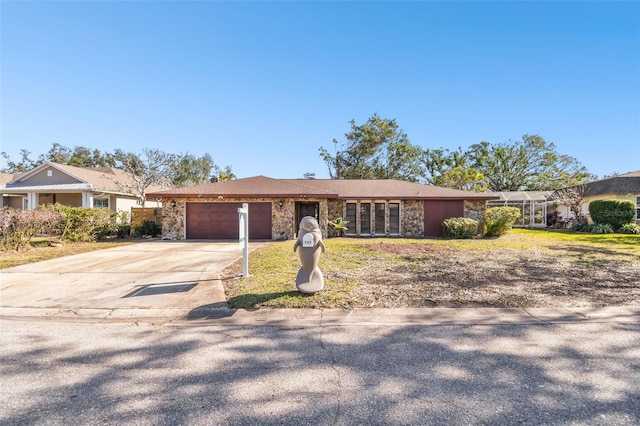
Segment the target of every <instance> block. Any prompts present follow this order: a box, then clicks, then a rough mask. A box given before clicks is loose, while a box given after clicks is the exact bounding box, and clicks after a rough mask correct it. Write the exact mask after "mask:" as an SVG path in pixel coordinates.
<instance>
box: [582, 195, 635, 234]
mask: <svg viewBox="0 0 640 426" xmlns="http://www.w3.org/2000/svg"><path fill="white" fill-rule="evenodd" d="M589 214H590V215H591V219H592V220H593V221H594V222H595V223H607V224H609V225H611V227H612V228H614V229H618V228H620V227H621V226H622V225H624V224H626V223H631V222H633V220H634V219H635V218H636V205H635V203H634V202H633V201H630V200H596V201H592V202H591V203H590V204H589Z"/></svg>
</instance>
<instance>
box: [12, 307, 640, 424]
mask: <svg viewBox="0 0 640 426" xmlns="http://www.w3.org/2000/svg"><path fill="white" fill-rule="evenodd" d="M281 314H282V313H281ZM218 322H219V320H217V319H215V318H211V319H198V320H192V321H188V320H184V321H173V322H166V323H164V324H153V323H150V322H146V321H137V322H136V321H128V322H115V321H105V320H95V319H68V318H54V319H50V318H49V319H46V318H26V317H22V318H17V317H14V318H6V317H5V318H2V327H1V338H2V349H1V350H0V361H1V362H0V386H1V389H2V392H1V393H0V424H3V425H25V424H59V425H63V424H64V425H68V424H99V423H100V424H102V423H105V424H139V425H174V424H188V425H211V424H236V425H263V424H273V425H276V424H278V425H280V424H288V425H301V424H321V425H328V424H332V425H333V424H338V425H353V424H373V425H376V424H379V425H382V424H415V425H417V424H452V425H454V424H455V425H459V424H501V425H504V424H532V425H533V424H536V425H538V424H554V425H556V424H600V425H637V424H640V326H639V324H638V322H625V321H622V322H600V321H598V320H594V321H583V322H566V323H559V324H553V323H548V322H537V323H526V322H525V323H524V324H514V323H510V322H509V321H507V322H505V323H500V322H499V321H495V320H494V321H493V322H494V323H493V324H491V323H488V324H480V325H473V322H475V321H470V322H469V323H468V324H466V325H465V324H462V322H464V321H459V322H460V323H459V324H454V325H447V324H442V325H437V324H433V323H430V324H418V323H417V320H416V318H415V316H414V317H413V318H412V319H411V320H410V321H409V323H408V324H402V323H399V322H397V323H395V324H390V325H381V324H374V325H366V324H363V323H359V324H358V323H352V324H349V323H348V322H345V323H339V322H338V323H337V324H336V325H331V324H328V325H322V324H320V325H302V326H296V325H295V320H293V319H292V318H291V317H289V318H288V319H286V318H282V322H281V323H280V322H278V321H275V320H274V319H272V320H264V321H261V320H260V318H259V317H256V318H254V323H253V324H248V323H247V321H245V322H241V324H240V325H233V324H232V323H230V322H229V321H228V319H227V322H226V323H225V322H223V323H221V324H219V323H218Z"/></svg>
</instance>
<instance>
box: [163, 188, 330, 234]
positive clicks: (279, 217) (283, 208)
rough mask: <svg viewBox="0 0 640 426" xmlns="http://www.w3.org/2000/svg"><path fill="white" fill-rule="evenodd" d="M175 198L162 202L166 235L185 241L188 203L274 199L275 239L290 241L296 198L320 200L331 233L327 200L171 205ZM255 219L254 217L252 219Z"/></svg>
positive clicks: (323, 221) (323, 222)
mask: <svg viewBox="0 0 640 426" xmlns="http://www.w3.org/2000/svg"><path fill="white" fill-rule="evenodd" d="M172 200H174V199H173V198H165V199H163V200H162V203H163V205H164V206H166V207H165V208H163V209H162V238H163V239H166V240H183V239H185V238H186V231H185V218H186V203H187V202H190V201H195V202H217V203H221V202H231V203H251V202H270V203H271V238H272V239H274V240H290V239H293V238H295V230H296V225H297V224H296V215H295V211H296V207H295V206H296V201H302V202H317V203H318V204H319V207H320V215H319V216H320V230H321V231H322V235H323V236H325V237H326V235H327V220H328V219H327V201H326V200H321V199H310V198H300V199H292V198H289V199H287V198H280V199H272V198H225V199H224V201H220V199H218V198H196V197H193V198H176V199H175V201H176V206H175V207H171V201H172ZM281 204H282V205H281ZM249 220H251V218H249Z"/></svg>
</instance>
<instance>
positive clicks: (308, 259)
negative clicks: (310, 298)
mask: <svg viewBox="0 0 640 426" xmlns="http://www.w3.org/2000/svg"><path fill="white" fill-rule="evenodd" d="M296 250H298V255H299V256H300V264H301V265H302V266H301V267H300V270H299V271H298V276H297V277H296V287H297V288H298V291H299V292H300V293H308V294H312V293H315V292H316V291H320V290H322V289H323V288H324V277H323V276H322V271H321V270H320V268H318V262H320V254H321V253H324V252H325V251H326V248H325V246H324V243H323V242H322V232H320V226H319V225H318V221H317V220H316V219H315V218H314V217H312V216H305V217H303V218H302V220H301V221H300V230H299V231H298V239H297V240H296V243H295V244H294V245H293V251H294V252H295V251H296Z"/></svg>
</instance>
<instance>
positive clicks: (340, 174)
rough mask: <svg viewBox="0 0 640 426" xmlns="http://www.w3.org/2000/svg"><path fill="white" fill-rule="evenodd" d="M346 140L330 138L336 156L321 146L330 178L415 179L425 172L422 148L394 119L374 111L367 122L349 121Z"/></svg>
mask: <svg viewBox="0 0 640 426" xmlns="http://www.w3.org/2000/svg"><path fill="white" fill-rule="evenodd" d="M350 125H351V131H350V132H348V133H345V139H346V142H344V143H343V144H341V145H340V143H339V142H338V141H337V140H336V139H333V143H334V145H335V155H332V154H331V153H330V152H329V150H328V149H326V148H325V147H320V157H321V158H322V159H323V160H324V162H325V163H326V164H327V167H328V169H329V176H330V177H331V178H332V179H401V180H408V181H414V182H415V181H418V180H419V178H420V177H421V176H422V175H423V173H424V167H423V165H422V154H423V151H422V149H421V148H420V147H417V146H414V145H411V143H410V142H409V138H408V137H407V134H406V133H405V132H404V131H402V130H400V129H399V128H398V124H397V123H396V121H395V119H393V120H391V119H383V118H380V117H379V116H378V115H377V114H373V115H372V116H371V117H370V118H369V119H368V120H367V122H366V123H364V124H362V125H356V122H355V120H351V121H350Z"/></svg>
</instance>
